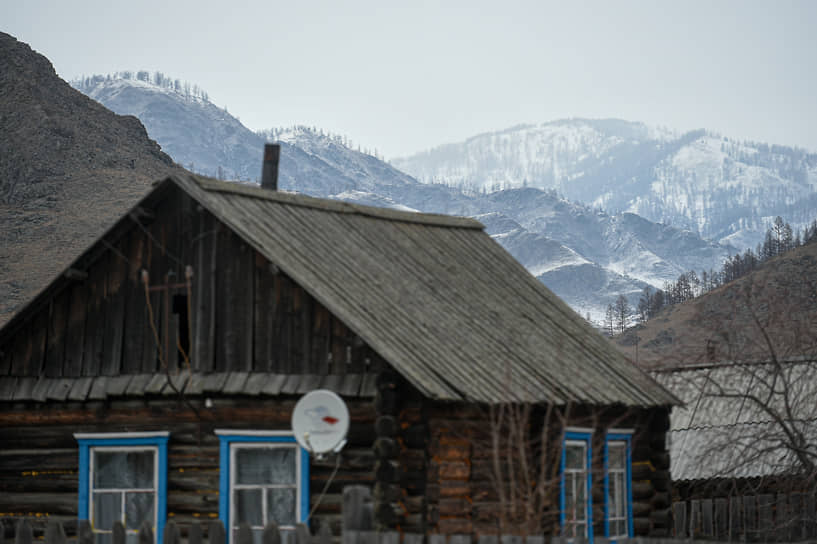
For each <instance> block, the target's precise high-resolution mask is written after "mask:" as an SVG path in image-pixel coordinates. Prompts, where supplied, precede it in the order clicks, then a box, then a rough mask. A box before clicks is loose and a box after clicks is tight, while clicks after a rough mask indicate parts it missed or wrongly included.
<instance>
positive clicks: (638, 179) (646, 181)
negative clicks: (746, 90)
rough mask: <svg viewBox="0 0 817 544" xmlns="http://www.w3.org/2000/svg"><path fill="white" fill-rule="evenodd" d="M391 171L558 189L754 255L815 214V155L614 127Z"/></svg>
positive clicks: (460, 152) (596, 126)
mask: <svg viewBox="0 0 817 544" xmlns="http://www.w3.org/2000/svg"><path fill="white" fill-rule="evenodd" d="M392 164H394V166H396V167H397V168H399V169H401V170H403V171H405V172H407V173H409V174H411V175H413V176H415V177H416V178H417V179H419V180H420V181H423V182H426V183H443V184H446V185H451V186H456V187H461V188H466V189H469V190H471V191H489V192H490V191H495V190H499V189H506V188H511V187H538V188H542V189H554V190H557V191H558V192H559V193H560V194H562V195H564V196H565V197H566V198H568V199H570V200H576V201H580V202H583V203H585V204H588V205H591V206H595V207H600V208H603V209H605V210H608V211H627V212H632V213H636V214H638V215H640V216H642V217H644V218H646V219H649V220H651V221H655V222H660V223H668V224H672V225H675V226H679V227H681V228H685V229H689V230H691V231H693V232H696V233H698V234H700V235H701V236H703V237H704V238H707V239H714V240H721V241H727V242H729V243H732V244H733V245H736V246H738V247H740V248H741V249H745V248H747V247H752V248H754V246H755V245H756V244H757V242H758V241H760V238H761V237H762V235H763V233H765V231H766V228H767V227H768V226H769V225H770V223H771V220H773V219H774V217H776V216H778V215H780V216H783V217H784V218H786V220H787V221H789V222H790V223H791V224H792V225H793V226H794V227H795V228H802V227H803V226H805V225H806V224H808V223H810V222H811V221H812V219H813V218H814V216H815V215H817V154H813V153H808V152H806V151H804V150H802V149H795V148H790V147H785V146H777V145H768V144H764V143H755V142H739V141H736V140H734V139H730V138H727V137H724V136H721V135H718V134H714V133H711V132H708V131H705V130H698V131H693V132H688V133H684V134H679V133H673V132H670V131H667V130H658V129H654V128H650V127H647V126H645V125H643V124H641V123H631V122H627V121H622V120H618V119H603V120H593V119H566V120H561V121H553V122H549V123H543V124H539V125H520V126H517V127H512V128H509V129H507V130H503V131H499V132H491V133H486V134H480V135H478V136H474V137H473V138H470V139H468V140H466V141H464V142H460V143H455V144H448V145H444V146H439V147H435V148H433V149H430V150H428V151H425V152H422V153H417V154H415V155H413V156H411V157H406V158H402V159H395V160H393V161H392Z"/></svg>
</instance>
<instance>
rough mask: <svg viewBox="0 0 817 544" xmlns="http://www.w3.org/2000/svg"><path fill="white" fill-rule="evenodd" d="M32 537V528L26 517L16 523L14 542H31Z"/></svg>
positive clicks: (20, 543) (25, 543)
mask: <svg viewBox="0 0 817 544" xmlns="http://www.w3.org/2000/svg"><path fill="white" fill-rule="evenodd" d="M33 539H34V530H33V529H32V528H31V524H30V523H29V522H28V520H27V519H23V520H22V521H20V523H18V524H17V531H16V532H15V533H14V544H31V541H32V540H33Z"/></svg>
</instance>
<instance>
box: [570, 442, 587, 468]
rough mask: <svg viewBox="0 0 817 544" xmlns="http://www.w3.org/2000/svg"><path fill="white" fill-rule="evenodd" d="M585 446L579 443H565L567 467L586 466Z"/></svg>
mask: <svg viewBox="0 0 817 544" xmlns="http://www.w3.org/2000/svg"><path fill="white" fill-rule="evenodd" d="M584 457H585V453H584V446H583V445H579V444H566V445H565V468H584V461H585V459H584Z"/></svg>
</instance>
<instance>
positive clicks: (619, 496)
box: [604, 431, 633, 540]
mask: <svg viewBox="0 0 817 544" xmlns="http://www.w3.org/2000/svg"><path fill="white" fill-rule="evenodd" d="M631 434H632V431H611V432H609V433H607V439H606V440H605V442H604V497H605V500H604V534H605V536H606V537H608V538H610V539H613V540H615V539H618V538H629V537H630V535H631V534H632V533H633V531H632V523H633V515H632V503H633V501H632V489H631V485H630V482H631V481H632V477H631V474H630V470H631V469H630V466H631V465H630V463H631V462H630V437H631Z"/></svg>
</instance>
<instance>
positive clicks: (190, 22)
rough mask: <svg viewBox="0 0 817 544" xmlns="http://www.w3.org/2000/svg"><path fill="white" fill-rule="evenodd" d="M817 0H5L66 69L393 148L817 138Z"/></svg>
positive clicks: (402, 151) (13, 23)
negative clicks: (547, 133) (552, 132)
mask: <svg viewBox="0 0 817 544" xmlns="http://www.w3.org/2000/svg"><path fill="white" fill-rule="evenodd" d="M815 29H817V1H812V0H804V1H780V0H768V1H763V2H752V1H713V0H706V1H701V2H697V1H696V2H693V1H689V0H684V1H679V2H668V1H667V2H663V1H655V0H649V1H629V2H619V1H599V2H575V1H568V0H563V1H560V2H546V1H543V0H534V1H530V2H513V1H509V0H502V1H497V0H494V1H490V2H482V1H476V0H468V1H463V2H454V1H442V0H441V1H438V2H422V1H419V0H410V1H401V2H398V1H393V2H392V1H387V0H373V1H371V2H363V1H351V0H350V1H337V0H334V1H332V0H330V1H326V2H313V1H298V0H289V1H286V2H279V1H275V0H264V1H258V2H242V1H240V0H234V1H229V2H224V1H222V2H213V1H207V0H198V1H189V2H188V1H176V0H163V1H153V0H150V1H148V0H139V1H131V2H120V1H118V0H104V1H99V2H92V1H65V0H53V1H40V0H26V1H15V0H0V30H2V31H4V32H8V33H10V34H13V35H14V36H16V37H17V38H18V39H20V40H22V41H24V42H26V43H28V44H30V45H31V47H32V48H34V49H35V50H36V51H39V52H40V53H42V54H44V55H45V56H47V57H48V58H49V59H50V60H51V62H52V63H53V64H54V67H55V69H56V70H57V73H58V74H59V75H60V76H62V77H63V78H64V79H71V78H74V77H78V76H82V75H91V74H95V73H108V72H114V71H121V70H134V71H135V70H149V71H151V72H153V71H156V70H159V71H162V72H164V73H165V74H166V75H169V76H172V77H175V78H180V79H184V80H187V81H189V82H191V83H195V84H198V85H199V86H200V87H201V88H202V89H204V90H205V91H207V92H208V94H209V95H210V99H211V100H212V101H213V102H215V103H216V104H218V105H220V106H226V107H227V108H228V110H229V111H230V112H231V113H232V114H233V115H236V116H238V117H239V118H240V119H241V121H242V122H243V123H244V124H245V125H247V126H248V127H250V128H252V129H261V128H269V127H273V126H286V125H291V124H295V123H297V124H306V125H315V126H318V127H322V128H325V129H328V130H331V131H333V132H338V133H341V134H345V135H347V136H348V137H350V138H351V139H352V140H353V141H354V142H356V143H360V144H361V145H363V146H365V147H376V148H377V149H378V150H379V152H380V153H381V154H383V155H385V156H386V157H387V158H392V157H395V156H401V155H407V154H410V153H413V152H416V151H420V150H423V149H427V148H430V147H432V146H435V145H438V144H442V143H447V142H453V141H460V140H463V139H465V138H467V137H469V136H473V135H475V134H478V133H480V132H486V131H492V130H499V129H503V128H507V127H509V126H512V125H515V124H518V123H539V122H544V121H549V120H553V119H560V118H565V117H593V118H602V117H617V118H623V119H627V120H633V121H643V122H646V123H648V124H657V125H663V126H667V127H670V128H674V129H681V130H685V129H692V128H701V127H703V128H709V129H713V130H716V131H719V132H722V133H724V134H725V135H728V136H732V137H737V138H745V139H753V140H762V141H767V142H773V143H782V144H789V145H798V146H801V147H806V148H808V149H810V150H812V151H817V93H816V92H815V91H816V90H817V31H815Z"/></svg>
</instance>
